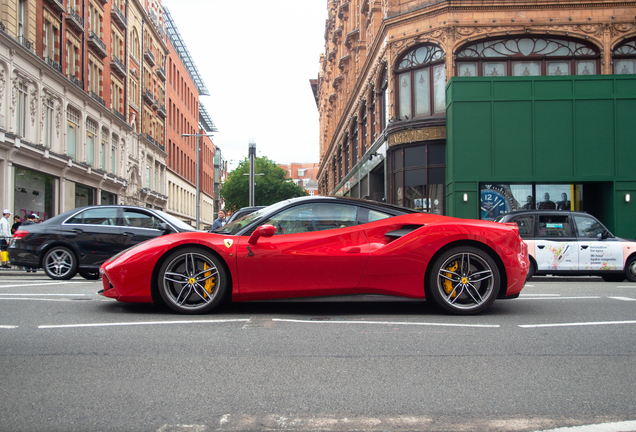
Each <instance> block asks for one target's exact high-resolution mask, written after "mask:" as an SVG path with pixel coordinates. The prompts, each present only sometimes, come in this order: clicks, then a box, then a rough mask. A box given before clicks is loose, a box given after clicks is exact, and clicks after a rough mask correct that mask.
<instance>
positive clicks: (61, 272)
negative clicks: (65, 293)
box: [44, 248, 75, 279]
mask: <svg viewBox="0 0 636 432" xmlns="http://www.w3.org/2000/svg"><path fill="white" fill-rule="evenodd" d="M74 259H75V257H74V256H73V255H72V254H71V252H69V251H68V250H67V249H63V248H59V249H53V250H52V251H51V252H49V253H48V254H47V256H46V259H45V262H44V268H45V269H46V270H47V273H48V274H50V275H52V276H54V277H55V278H59V279H64V278H66V277H67V276H68V275H69V273H71V272H72V271H73V260H74ZM69 279H70V278H69Z"/></svg>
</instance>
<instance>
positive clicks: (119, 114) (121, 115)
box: [112, 108, 126, 123]
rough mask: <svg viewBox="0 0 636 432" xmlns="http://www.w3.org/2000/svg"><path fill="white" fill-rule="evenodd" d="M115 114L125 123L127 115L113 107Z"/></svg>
mask: <svg viewBox="0 0 636 432" xmlns="http://www.w3.org/2000/svg"><path fill="white" fill-rule="evenodd" d="M112 111H113V114H115V115H116V116H117V117H118V118H119V119H120V120H121V121H123V122H124V123H126V116H124V115H123V114H122V113H120V112H119V111H117V110H116V109H115V108H113V110H112Z"/></svg>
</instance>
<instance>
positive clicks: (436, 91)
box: [395, 44, 446, 119]
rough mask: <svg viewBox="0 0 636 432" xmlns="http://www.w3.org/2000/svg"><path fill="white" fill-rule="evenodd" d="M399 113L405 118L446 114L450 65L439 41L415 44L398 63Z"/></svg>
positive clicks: (396, 70)
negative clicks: (447, 75)
mask: <svg viewBox="0 0 636 432" xmlns="http://www.w3.org/2000/svg"><path fill="white" fill-rule="evenodd" d="M395 72H396V73H397V79H398V81H397V85H398V88H397V91H396V93H397V99H398V104H397V106H398V116H399V117H400V118H401V119H409V118H418V117H427V116H431V115H435V114H443V113H444V111H445V109H446V96H445V93H444V89H445V87H446V65H445V64H444V51H442V49H441V48H440V47H438V46H437V45H432V44H426V45H420V46H418V47H415V48H414V49H412V50H411V51H409V52H407V53H406V54H404V55H403V56H402V57H401V58H400V60H399V61H398V63H397V67H396V69H395Z"/></svg>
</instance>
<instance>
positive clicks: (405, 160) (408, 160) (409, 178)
mask: <svg viewBox="0 0 636 432" xmlns="http://www.w3.org/2000/svg"><path fill="white" fill-rule="evenodd" d="M445 152H446V146H445V145H444V144H443V143H430V144H423V145H417V146H411V147H404V148H398V149H395V150H394V151H392V152H391V153H390V155H389V182H390V190H391V202H392V203H394V204H397V205H401V206H404V207H409V208H413V209H416V210H421V211H424V212H427V213H435V214H444V199H445V194H444V184H445V171H446V162H445V161H446V153H445ZM364 189H365V188H363V190H364Z"/></svg>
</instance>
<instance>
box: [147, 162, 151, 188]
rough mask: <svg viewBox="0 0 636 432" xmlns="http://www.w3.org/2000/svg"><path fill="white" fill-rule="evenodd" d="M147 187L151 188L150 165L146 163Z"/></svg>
mask: <svg viewBox="0 0 636 432" xmlns="http://www.w3.org/2000/svg"><path fill="white" fill-rule="evenodd" d="M146 187H147V188H148V189H150V165H146Z"/></svg>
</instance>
